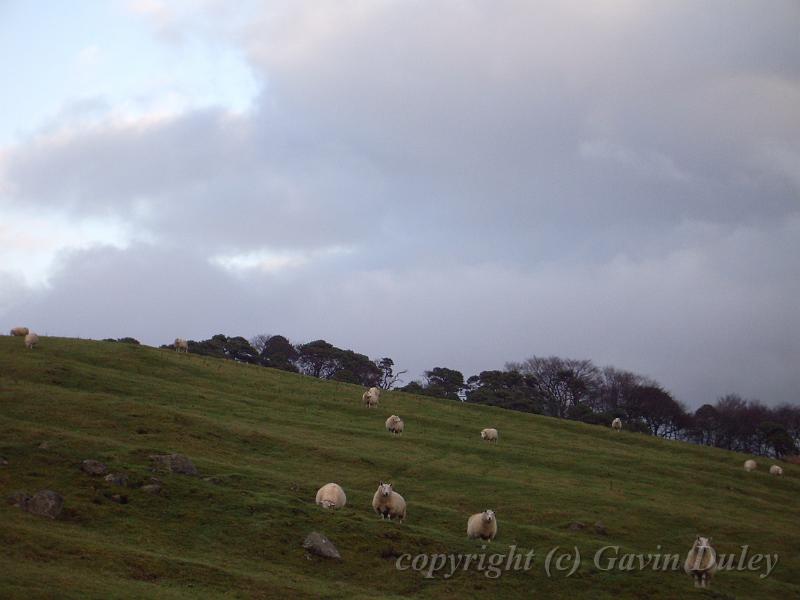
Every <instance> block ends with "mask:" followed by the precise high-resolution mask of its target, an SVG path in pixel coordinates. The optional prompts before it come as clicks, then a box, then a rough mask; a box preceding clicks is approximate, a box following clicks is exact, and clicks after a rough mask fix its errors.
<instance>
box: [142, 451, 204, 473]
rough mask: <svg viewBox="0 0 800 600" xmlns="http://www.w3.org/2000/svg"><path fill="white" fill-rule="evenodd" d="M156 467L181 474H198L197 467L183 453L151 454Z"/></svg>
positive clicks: (159, 469)
mask: <svg viewBox="0 0 800 600" xmlns="http://www.w3.org/2000/svg"><path fill="white" fill-rule="evenodd" d="M150 460H152V461H153V466H154V469H155V470H157V471H166V472H167V473H178V474H179V475H198V471H197V467H195V466H194V463H192V461H191V460H190V459H189V457H188V456H185V455H183V454H151V455H150Z"/></svg>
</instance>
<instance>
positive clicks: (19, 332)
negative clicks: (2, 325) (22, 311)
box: [11, 327, 30, 337]
mask: <svg viewBox="0 0 800 600" xmlns="http://www.w3.org/2000/svg"><path fill="white" fill-rule="evenodd" d="M29 333H30V330H29V329H28V328H27V327H14V328H13V329H11V335H13V336H16V337H23V336H26V335H28V334H29Z"/></svg>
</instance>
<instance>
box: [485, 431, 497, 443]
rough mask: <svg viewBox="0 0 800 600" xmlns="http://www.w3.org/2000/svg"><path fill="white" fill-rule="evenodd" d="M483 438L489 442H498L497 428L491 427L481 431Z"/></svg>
mask: <svg viewBox="0 0 800 600" xmlns="http://www.w3.org/2000/svg"><path fill="white" fill-rule="evenodd" d="M481 439H482V440H486V441H487V442H496V441H497V429H493V428H489V429H484V430H483V431H481Z"/></svg>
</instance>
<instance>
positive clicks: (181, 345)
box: [175, 338, 189, 353]
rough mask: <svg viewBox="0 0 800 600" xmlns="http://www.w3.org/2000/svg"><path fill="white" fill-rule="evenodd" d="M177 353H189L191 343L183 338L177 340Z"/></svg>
mask: <svg viewBox="0 0 800 600" xmlns="http://www.w3.org/2000/svg"><path fill="white" fill-rule="evenodd" d="M175 352H184V353H188V352H189V342H187V341H186V340H184V339H182V338H175Z"/></svg>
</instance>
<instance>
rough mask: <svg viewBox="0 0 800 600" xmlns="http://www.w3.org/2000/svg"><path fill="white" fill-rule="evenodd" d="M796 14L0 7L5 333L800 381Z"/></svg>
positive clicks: (434, 6)
mask: <svg viewBox="0 0 800 600" xmlns="http://www.w3.org/2000/svg"><path fill="white" fill-rule="evenodd" d="M234 5H235V6H236V7H237V8H236V9H233V8H232V7H233V6H234ZM798 32H800V4H798V2H796V1H794V0H793V1H787V2H781V1H779V0H775V1H773V2H770V3H769V5H768V6H766V5H765V4H763V3H759V2H751V1H742V2H730V1H719V2H714V1H709V2H696V1H695V0H688V1H686V2H679V1H671V2H646V1H643V0H642V1H640V0H614V1H607V2H591V3H590V2H584V1H582V0H581V1H577V0H576V1H575V2H564V1H562V0H558V1H553V2H531V1H522V0H520V1H511V0H508V1H507V0H485V1H478V0H476V1H468V0H462V1H456V0H443V1H435V2H432V1H430V0H419V1H415V0H407V1H399V0H398V1H378V0H365V1H363V2H360V1H349V0H341V1H340V0H336V1H330V2H323V1H299V0H287V1H286V2H278V1H275V2H269V1H266V2H243V3H229V2H224V1H222V0H219V1H211V0H208V1H205V2H199V1H192V2H185V3H184V2H176V1H174V0H170V1H169V2H167V1H164V2H160V1H158V0H136V1H130V2H129V1H124V0H120V1H117V2H114V1H111V2H108V1H99V0H98V1H97V2H91V1H84V2H75V3H71V2H69V3H68V2H57V1H52V2H27V1H23V0H20V1H18V2H14V1H13V0H12V1H10V2H9V1H8V0H6V1H3V0H0V56H2V58H1V59H0V89H2V90H3V91H2V94H1V95H0V322H1V323H4V324H3V325H2V328H3V329H8V328H10V327H11V326H14V325H18V324H19V325H28V326H30V327H31V328H32V329H34V330H36V331H38V332H39V333H40V334H49V335H62V336H81V337H92V338H105V337H121V336H133V337H136V338H138V339H140V340H141V341H142V342H144V343H148V344H153V345H158V344H162V343H168V342H170V341H171V340H172V339H174V338H175V337H176V336H180V337H187V338H192V339H204V338H207V337H210V336H211V335H213V334H216V333H225V334H228V335H243V336H245V337H251V336H252V335H254V334H256V333H261V332H268V333H282V334H284V335H286V336H287V337H289V338H290V339H292V340H293V341H310V340H312V339H318V338H324V339H326V340H328V341H330V342H332V343H334V344H336V345H338V346H341V347H346V348H352V349H355V350H357V351H360V352H363V353H365V354H368V355H369V356H371V357H373V358H378V357H381V356H390V357H392V358H394V360H395V362H396V363H397V364H398V365H399V366H400V367H401V368H408V369H410V371H411V374H412V375H415V376H418V375H420V374H421V372H422V371H423V370H424V369H427V368H431V367H433V366H448V367H451V368H456V369H459V370H462V371H463V372H464V374H465V376H469V375H472V374H474V373H477V372H478V371H480V370H483V369H490V368H499V367H502V366H503V364H504V363H505V362H506V361H509V360H520V359H523V358H525V357H528V356H531V355H534V354H536V355H551V354H557V355H561V356H568V357H573V358H591V359H592V360H594V361H595V363H597V364H598V365H601V366H602V365H607V364H613V365H615V366H617V367H621V368H627V369H631V370H634V371H637V372H640V373H642V374H645V375H649V376H651V377H654V378H655V379H657V380H658V381H659V382H661V383H662V384H663V385H664V386H665V387H667V388H668V389H670V390H671V391H673V392H674V394H675V395H676V397H677V398H678V399H679V400H682V401H684V402H686V403H687V404H688V405H689V406H692V407H694V406H698V405H700V404H702V403H704V402H709V401H713V400H715V399H716V398H717V397H718V396H720V395H722V394H725V393H728V392H738V393H740V394H742V395H744V396H746V397H753V398H760V399H761V400H763V401H765V402H768V403H770V404H774V403H778V402H794V403H797V402H800V37H799V34H798Z"/></svg>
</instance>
